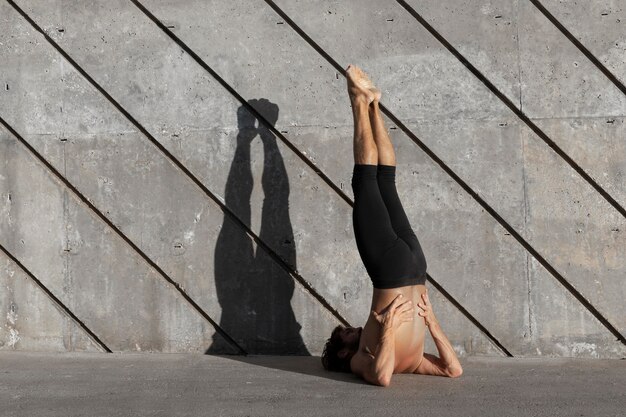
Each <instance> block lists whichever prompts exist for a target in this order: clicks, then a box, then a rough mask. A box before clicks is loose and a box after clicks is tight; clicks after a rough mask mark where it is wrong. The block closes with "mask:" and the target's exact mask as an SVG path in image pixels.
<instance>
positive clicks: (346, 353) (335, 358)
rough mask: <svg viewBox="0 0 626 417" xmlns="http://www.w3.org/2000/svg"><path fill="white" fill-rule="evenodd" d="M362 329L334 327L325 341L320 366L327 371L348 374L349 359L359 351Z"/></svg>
mask: <svg viewBox="0 0 626 417" xmlns="http://www.w3.org/2000/svg"><path fill="white" fill-rule="evenodd" d="M362 331H363V328H362V327H345V326H342V325H339V326H337V327H335V329H334V330H333V332H332V333H331V335H330V338H329V339H328V340H327V341H326V345H325V346H324V353H322V365H323V366H324V369H326V370H327V371H336V372H350V359H352V356H353V355H354V354H355V353H356V352H357V350H358V349H359V341H360V340H361V332H362Z"/></svg>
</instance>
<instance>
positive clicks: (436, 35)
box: [396, 0, 626, 217]
mask: <svg viewBox="0 0 626 417" xmlns="http://www.w3.org/2000/svg"><path fill="white" fill-rule="evenodd" d="M396 2H398V4H400V5H401V6H402V7H403V8H404V9H405V10H406V11H407V12H409V14H410V15H411V16H413V17H414V18H415V20H417V21H418V22H419V23H420V24H421V25H422V26H423V27H424V29H426V30H427V31H428V32H430V34H431V35H433V37H434V38H435V39H437V40H438V41H439V42H440V43H441V44H442V45H443V46H444V47H445V48H446V49H447V50H448V51H449V52H450V53H451V54H452V55H454V57H455V58H456V59H458V60H459V62H461V64H463V65H464V66H465V67H466V68H467V69H468V70H469V71H470V72H471V73H472V74H474V76H475V77H476V78H478V80H479V81H480V82H482V83H483V84H484V85H485V87H487V88H488V89H489V90H490V91H491V92H492V93H493V94H494V95H495V96H496V97H498V98H499V99H500V101H502V103H504V104H505V105H506V106H507V107H508V108H509V109H510V110H511V111H512V112H513V113H515V115H516V116H517V117H518V118H519V119H520V120H522V121H523V122H524V123H525V124H526V125H527V126H528V127H529V128H530V129H531V130H532V131H533V132H535V134H536V135H537V136H539V138H541V140H543V141H544V142H545V143H546V145H548V146H549V147H550V149H552V150H553V151H554V152H555V153H556V154H557V155H558V156H560V157H561V159H563V160H564V161H565V162H567V164H568V165H569V166H570V167H572V169H573V170H574V171H576V173H577V174H578V175H580V176H581V177H582V178H583V179H584V180H585V181H586V182H587V183H588V184H589V185H591V186H592V187H593V189H594V190H596V191H597V192H598V194H600V195H601V196H602V198H604V199H605V200H606V201H607V202H608V203H609V204H610V205H611V206H613V208H614V209H615V210H617V211H618V212H619V213H620V214H621V215H622V216H623V217H626V209H624V207H622V206H621V205H620V204H619V202H617V200H615V199H614V198H613V197H612V196H611V195H610V194H609V193H608V192H607V191H606V190H605V189H604V188H602V186H601V185H600V184H598V183H597V182H596V181H595V180H594V179H593V178H591V176H590V175H589V174H587V172H585V170H584V169H582V168H581V167H580V165H578V163H577V162H576V161H574V160H573V159H572V157H570V156H569V155H568V154H567V153H566V152H565V151H564V150H563V149H561V148H560V147H559V145H557V144H556V143H555V142H554V141H553V140H552V139H551V138H550V137H549V136H548V135H547V134H546V133H545V132H544V131H543V130H541V129H540V128H539V126H537V125H536V124H535V123H534V122H533V121H532V120H530V118H529V117H528V116H527V115H526V114H525V113H524V112H523V111H522V110H520V109H519V108H518V107H517V106H516V105H515V103H513V102H512V101H511V100H510V99H509V98H508V97H507V96H506V95H504V94H503V93H502V92H501V91H500V90H498V88H497V87H496V86H495V85H494V84H493V83H492V82H491V81H489V79H488V78H487V77H486V76H485V75H483V74H482V73H481V72H480V71H479V70H478V69H477V68H476V67H475V66H474V65H473V64H472V63H471V62H469V60H468V59H467V58H465V56H463V54H461V53H460V52H459V51H458V50H457V49H456V48H455V47H454V46H452V44H451V43H450V42H448V40H447V39H446V38H444V37H443V36H442V35H441V34H440V33H439V32H437V30H436V29H435V28H433V27H432V26H431V25H430V24H429V23H428V22H427V21H426V19H424V18H423V17H422V16H421V15H420V14H419V13H417V11H415V9H414V8H412V7H411V6H410V5H408V4H407V3H406V1H404V0H396Z"/></svg>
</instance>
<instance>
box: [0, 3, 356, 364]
mask: <svg viewBox="0 0 626 417" xmlns="http://www.w3.org/2000/svg"><path fill="white" fill-rule="evenodd" d="M7 2H8V3H9V4H10V5H11V6H13V8H14V9H15V10H16V11H17V12H18V13H20V15H22V17H23V18H24V19H25V20H26V21H28V23H29V24H30V25H31V26H32V27H33V28H34V29H35V30H36V31H37V32H39V33H40V34H42V35H43V36H44V38H45V39H46V40H47V41H48V43H50V45H51V46H53V47H54V48H55V49H56V50H57V52H59V53H60V54H61V55H62V56H63V57H64V58H65V59H66V60H67V61H68V62H69V63H70V64H71V65H72V66H73V67H74V69H75V70H76V71H78V72H79V73H80V74H81V75H82V76H83V77H84V78H85V79H86V80H87V81H88V82H89V83H91V85H92V86H93V87H94V88H96V89H97V90H98V91H99V92H100V93H101V94H102V95H103V96H104V97H105V98H106V99H107V100H108V101H109V102H110V103H111V104H112V105H113V106H114V107H115V108H116V109H117V110H118V111H119V112H120V113H122V114H123V115H124V117H126V118H127V119H128V120H129V121H130V122H131V123H132V124H133V125H134V126H135V127H136V128H137V129H138V130H139V131H140V132H141V133H142V134H143V135H144V136H145V137H146V138H148V139H149V140H150V142H151V143H152V144H153V145H154V146H156V147H157V149H159V150H160V151H161V153H163V155H164V156H165V157H166V158H167V159H168V160H169V161H170V162H171V163H172V164H173V165H174V166H175V167H177V168H178V169H180V170H181V171H182V172H183V173H184V174H185V175H186V176H187V177H188V178H189V179H190V180H191V181H192V182H193V183H194V184H196V185H197V186H198V187H199V188H200V189H201V190H202V191H203V193H204V194H205V195H206V196H207V197H209V198H210V199H211V200H212V201H213V202H215V203H216V204H217V205H218V206H219V207H220V209H221V210H222V211H223V213H224V215H226V216H228V218H229V219H230V220H231V221H233V222H234V223H235V224H237V225H238V226H239V227H241V228H242V229H243V230H244V232H245V233H246V234H247V235H248V236H249V237H250V238H251V239H252V240H254V242H255V243H256V244H257V245H258V246H260V247H261V248H263V250H265V251H266V253H267V254H268V255H269V256H270V257H271V258H272V259H273V260H274V261H275V262H276V263H277V264H278V265H279V266H280V267H281V268H282V269H283V270H284V271H285V272H287V273H288V274H289V275H290V276H291V277H292V278H293V279H294V280H295V281H296V282H298V283H299V284H300V285H302V287H303V288H304V289H305V290H307V291H308V293H309V294H310V295H311V296H313V297H314V298H315V299H316V300H317V301H318V302H319V303H320V304H321V305H322V306H323V307H324V308H326V309H327V310H328V311H329V312H330V313H331V314H332V315H333V316H334V317H335V318H336V319H337V320H338V321H339V322H340V323H342V324H344V325H346V326H349V325H350V324H349V323H348V321H347V320H346V319H345V318H344V317H343V316H342V315H341V314H340V313H339V312H338V311H337V310H336V309H335V308H334V307H333V306H332V305H330V303H329V302H328V301H326V300H325V299H324V297H322V296H321V295H320V294H319V293H318V292H317V290H316V289H315V288H313V286H312V285H311V284H310V283H309V282H307V281H306V280H305V279H304V277H302V276H301V275H300V274H299V273H298V272H297V271H296V270H294V269H293V268H292V267H291V266H289V265H288V263H287V262H286V261H285V260H283V259H282V258H281V257H280V256H279V255H278V254H276V253H275V252H274V251H273V250H272V249H271V248H270V247H269V246H268V245H267V244H266V243H265V242H264V241H262V240H261V238H260V237H259V236H258V235H257V234H256V233H254V232H253V231H252V229H250V228H249V227H248V226H247V225H246V224H245V223H244V222H243V221H241V220H240V219H239V217H237V215H236V214H234V213H233V212H232V211H231V210H230V209H229V208H228V207H227V206H226V205H225V204H224V203H222V201H221V200H220V199H219V198H218V197H217V196H216V195H215V194H214V193H213V192H211V191H210V190H209V189H208V188H207V187H206V186H205V185H204V184H203V183H202V181H200V180H199V179H198V178H197V177H196V176H195V175H194V174H193V173H192V172H191V171H190V170H189V169H188V168H187V167H186V166H185V165H184V164H183V163H182V162H180V161H179V160H178V159H177V158H176V157H175V156H174V155H172V154H171V153H170V152H169V151H168V150H167V148H165V147H164V146H163V145H162V144H161V143H160V142H159V141H158V140H156V139H155V138H154V136H152V135H151V134H150V132H148V131H147V130H146V128H144V127H143V126H142V125H141V124H140V123H139V122H138V121H137V120H136V119H135V118H134V117H133V116H132V115H131V114H130V113H129V112H128V111H127V110H126V109H125V108H124V107H122V105H121V104H119V103H118V102H117V101H116V100H115V99H114V98H113V97H112V96H111V95H110V94H109V93H108V92H107V91H106V90H105V89H104V88H103V87H102V86H100V84H98V83H97V82H96V81H95V80H94V79H93V78H92V77H91V76H90V75H89V74H88V73H87V72H86V71H85V70H84V69H83V68H82V67H81V66H80V65H78V63H77V62H76V61H74V59H73V58H72V57H71V56H69V54H68V53H67V52H65V50H63V48H61V47H60V46H59V45H58V44H57V43H56V42H55V41H54V40H53V39H52V38H51V37H50V36H49V35H48V34H47V33H46V32H45V31H44V30H43V29H42V28H41V27H40V26H39V25H37V23H36V22H35V21H34V20H33V19H32V18H30V16H28V15H27V14H26V13H25V12H24V11H23V10H22V9H20V8H19V6H17V5H16V4H15V3H14V2H13V1H12V0H7ZM246 104H248V103H247V102H246ZM248 106H249V104H248ZM250 107H251V106H250ZM252 110H253V112H255V113H256V114H259V113H258V112H256V110H254V109H252ZM259 117H260V119H261V120H265V119H263V118H262V116H261V115H260V114H259ZM266 122H267V121H266ZM0 123H1V124H4V125H5V126H6V127H7V128H8V129H9V130H10V131H11V132H12V133H13V134H14V135H15V136H16V137H18V138H19V139H20V140H21V141H22V143H24V144H25V145H26V146H27V147H28V148H29V150H31V151H32V152H33V153H35V154H36V156H37V157H38V158H40V160H41V161H42V163H44V165H46V166H47V167H49V168H50V169H51V170H53V172H54V173H55V175H57V176H59V178H60V179H61V180H62V182H63V183H64V184H65V185H66V186H68V188H70V189H72V190H73V191H74V192H75V193H76V195H77V196H78V197H79V198H80V199H81V200H83V201H84V202H85V203H86V204H87V205H88V207H89V208H91V209H92V210H93V211H94V213H96V214H97V215H98V216H99V217H100V218H101V219H102V220H103V221H104V222H105V223H106V224H107V225H109V226H110V227H111V228H113V229H114V230H115V231H116V232H117V233H118V234H119V235H120V237H122V239H124V241H126V243H128V244H129V245H130V246H131V247H132V248H133V249H134V250H135V251H136V252H137V253H139V254H140V255H141V256H142V257H143V258H144V259H145V260H146V262H148V263H149V264H150V265H151V266H152V267H153V268H155V269H156V270H157V271H158V272H159V273H160V274H161V275H162V276H163V277H164V278H165V279H166V280H167V281H168V282H170V283H171V284H172V285H174V287H175V288H176V289H177V290H178V291H179V292H180V293H181V294H182V295H183V297H185V299H186V300H187V301H188V302H190V303H191V304H192V305H193V306H194V307H195V308H196V309H197V310H198V311H199V312H200V313H201V314H202V315H203V317H205V318H206V319H207V320H208V321H210V322H211V324H213V326H214V327H215V329H216V331H218V332H219V333H220V334H221V335H222V336H223V337H224V338H226V339H227V340H228V341H229V342H231V343H232V344H234V346H236V347H237V349H238V350H239V351H240V352H242V353H244V354H245V353H246V352H245V351H244V350H243V348H241V347H240V346H239V345H238V344H237V343H236V342H235V341H234V339H232V338H231V337H230V336H229V335H228V334H227V333H226V332H225V331H224V330H223V329H222V328H221V327H220V326H219V325H218V324H217V323H216V322H215V321H214V320H213V319H211V318H210V317H209V315H208V314H206V313H205V312H204V310H202V309H201V307H200V306H198V305H197V304H196V303H195V301H193V299H192V298H191V297H190V296H189V295H187V294H186V293H185V292H184V290H183V289H182V288H181V287H180V285H179V284H178V283H176V282H175V281H174V280H173V279H171V278H170V277H169V276H168V275H167V274H166V273H165V272H164V271H163V270H162V269H161V268H160V267H159V266H158V265H157V264H156V263H155V262H153V261H152V260H151V259H150V258H149V257H148V256H147V255H146V254H145V253H144V252H143V251H141V249H139V247H137V246H136V245H135V244H134V243H133V242H132V241H131V240H130V239H129V238H128V237H126V236H125V235H124V234H123V233H122V232H121V231H120V230H119V229H118V228H117V227H116V226H115V225H114V224H113V223H112V222H111V221H110V220H109V219H108V218H107V217H106V216H104V215H103V214H102V213H101V212H100V211H99V210H98V209H97V208H96V207H95V206H94V205H93V204H91V202H89V201H88V199H86V198H85V197H84V196H83V195H82V194H81V193H80V192H79V191H78V190H77V189H76V188H75V187H74V186H73V185H72V184H71V183H70V182H69V181H68V180H67V179H65V178H64V177H63V176H62V175H61V174H60V173H58V171H56V169H55V168H54V167H52V165H50V164H49V163H48V162H47V161H46V160H45V158H43V157H42V156H41V155H39V154H38V153H36V152H37V151H35V150H34V149H33V148H32V147H31V146H30V145H29V144H28V143H27V142H26V141H25V140H24V139H23V138H21V136H19V135H18V133H17V132H16V131H15V130H14V129H12V128H11V127H10V126H9V125H8V124H6V122H5V121H4V119H2V118H1V117H0ZM345 198H348V197H347V196H346V197H345ZM348 200H349V198H348Z"/></svg>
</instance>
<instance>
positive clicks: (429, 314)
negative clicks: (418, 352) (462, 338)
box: [415, 293, 463, 378]
mask: <svg viewBox="0 0 626 417" xmlns="http://www.w3.org/2000/svg"><path fill="white" fill-rule="evenodd" d="M418 306H419V307H420V308H421V309H422V311H420V312H419V315H420V316H422V317H424V322H425V323H426V326H428V330H429V331H430V335H431V336H432V338H433V340H434V341H435V345H437V350H438V351H439V357H436V356H435V355H430V354H428V353H425V354H424V358H423V359H422V362H421V363H420V364H419V365H418V367H417V369H416V370H415V373H416V374H424V375H439V376H449V377H451V378H457V377H459V376H461V374H463V368H462V367H461V363H460V362H459V359H458V358H457V356H456V353H455V352H454V349H453V348H452V344H450V341H449V340H448V338H447V337H446V335H445V334H444V333H443V330H442V329H441V326H440V325H439V322H438V321H437V318H436V317H435V313H434V312H433V309H432V305H431V304H430V300H429V299H428V294H427V293H424V294H422V302H421V303H418Z"/></svg>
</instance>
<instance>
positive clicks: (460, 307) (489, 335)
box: [427, 274, 513, 358]
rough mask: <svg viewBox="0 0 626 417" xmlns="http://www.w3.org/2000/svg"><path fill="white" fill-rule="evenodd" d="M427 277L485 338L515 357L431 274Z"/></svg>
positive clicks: (507, 354)
mask: <svg viewBox="0 0 626 417" xmlns="http://www.w3.org/2000/svg"><path fill="white" fill-rule="evenodd" d="M427 276H428V280H429V281H430V283H431V284H433V287H435V288H437V290H438V291H439V292H440V293H441V295H443V296H444V297H445V298H446V299H447V300H448V301H450V303H452V305H453V306H455V307H456V308H457V310H459V311H460V312H461V314H463V315H464V316H465V317H467V319H468V320H469V321H471V322H472V324H473V325H474V326H476V327H478V329H479V330H480V331H481V332H483V333H484V334H485V336H487V338H489V340H491V342H492V343H493V344H494V345H496V346H497V347H498V348H499V349H500V350H501V351H502V352H503V353H504V354H505V355H506V356H508V357H510V358H512V357H513V354H512V353H511V352H509V351H508V350H507V348H505V347H504V346H503V345H502V343H500V341H499V340H498V339H496V338H495V336H494V335H492V334H491V332H490V331H489V330H487V328H486V327H485V326H483V325H482V323H480V322H479V321H478V319H476V317H474V316H473V315H472V314H471V313H470V312H469V311H467V309H466V308H465V307H463V306H462V305H461V303H459V302H458V301H457V300H455V299H454V297H452V295H451V294H450V293H449V292H448V291H446V290H445V289H444V288H443V287H442V286H441V285H440V284H439V283H438V282H437V281H435V280H434V279H433V278H432V277H431V276H430V274H427Z"/></svg>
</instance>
